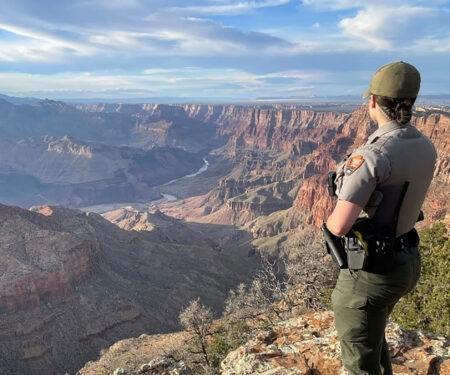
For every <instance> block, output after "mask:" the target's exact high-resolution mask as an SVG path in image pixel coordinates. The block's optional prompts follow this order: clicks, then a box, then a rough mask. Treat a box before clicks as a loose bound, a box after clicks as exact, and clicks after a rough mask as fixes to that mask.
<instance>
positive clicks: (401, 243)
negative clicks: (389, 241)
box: [394, 228, 419, 250]
mask: <svg viewBox="0 0 450 375" xmlns="http://www.w3.org/2000/svg"><path fill="white" fill-rule="evenodd" d="M417 245H419V235H418V234H417V231H416V229H415V228H413V229H411V230H410V231H409V232H407V233H405V234H402V235H401V236H399V237H397V238H396V239H395V243H394V247H395V249H396V250H404V249H406V248H408V247H415V246H417Z"/></svg>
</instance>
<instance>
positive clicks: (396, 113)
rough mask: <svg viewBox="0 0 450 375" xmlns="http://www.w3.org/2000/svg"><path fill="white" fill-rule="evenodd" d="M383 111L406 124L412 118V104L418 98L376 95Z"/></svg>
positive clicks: (400, 122) (391, 118) (390, 118)
mask: <svg viewBox="0 0 450 375" xmlns="http://www.w3.org/2000/svg"><path fill="white" fill-rule="evenodd" d="M374 96H375V100H376V102H377V104H378V106H379V107H380V109H381V111H382V112H383V113H384V114H385V115H386V116H387V117H388V118H389V120H395V121H397V122H398V123H399V124H401V125H404V124H406V123H408V122H409V121H410V120H411V117H412V106H413V104H414V102H415V101H416V98H390V97H387V96H380V95H374Z"/></svg>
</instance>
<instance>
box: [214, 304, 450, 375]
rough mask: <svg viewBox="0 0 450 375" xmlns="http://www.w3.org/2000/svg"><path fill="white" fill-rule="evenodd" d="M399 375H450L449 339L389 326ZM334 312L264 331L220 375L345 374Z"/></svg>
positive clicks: (231, 355)
mask: <svg viewBox="0 0 450 375" xmlns="http://www.w3.org/2000/svg"><path fill="white" fill-rule="evenodd" d="M386 339H387V341H388V343H389V347H390V349H391V356H392V362H393V369H394V373H395V374H397V375H413V374H414V375H428V374H436V375H439V374H440V375H444V374H450V340H449V339H448V338H447V339H446V338H445V337H442V336H437V335H433V334H431V333H427V332H421V331H418V332H408V331H405V330H403V329H402V328H401V327H399V326H398V325H397V324H395V323H392V322H391V323H389V324H388V327H387V329H386ZM339 358H340V345H339V341H338V337H337V333H336V331H335V329H334V316H333V313H332V312H329V311H327V312H319V313H310V314H306V315H302V316H299V317H296V318H292V319H290V320H287V321H283V322H281V323H279V324H278V325H276V326H275V327H274V328H273V329H271V330H269V331H265V332H262V333H260V334H258V336H256V338H255V339H253V340H250V341H248V342H247V343H246V344H245V345H243V346H241V347H239V348H238V349H236V350H235V351H233V352H230V353H229V354H228V356H227V357H226V358H225V359H224V360H223V362H222V364H221V367H222V375H247V374H248V375H250V374H261V375H269V374H270V375H275V374H276V375H318V374H320V375H337V374H342V375H344V374H345V373H346V372H345V370H344V369H343V368H342V364H341V361H340V359H339Z"/></svg>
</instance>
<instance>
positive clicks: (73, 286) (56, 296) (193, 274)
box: [0, 205, 257, 375]
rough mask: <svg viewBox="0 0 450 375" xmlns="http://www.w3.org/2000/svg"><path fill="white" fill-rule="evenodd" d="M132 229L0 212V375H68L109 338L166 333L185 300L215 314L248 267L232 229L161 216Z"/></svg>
mask: <svg viewBox="0 0 450 375" xmlns="http://www.w3.org/2000/svg"><path fill="white" fill-rule="evenodd" d="M136 225H144V226H145V228H144V227H141V228H140V229H141V231H136V230H129V231H126V230H123V229H120V228H119V227H118V226H116V225H114V224H112V223H110V222H109V221H107V220H105V219H104V218H102V217H101V216H100V215H97V214H87V213H84V212H81V211H78V210H71V209H66V208H61V207H53V206H41V207H35V208H33V209H32V210H31V211H29V210H24V209H21V208H18V207H10V206H4V205H0V256H1V258H2V262H1V265H0V269H1V272H0V321H1V324H0V337H1V340H0V373H1V374H5V375H6V374H19V373H20V374H25V373H26V374H49V375H51V374H61V373H65V372H69V373H72V372H73V371H75V370H77V369H78V368H80V367H81V366H82V364H83V363H85V362H86V361H88V360H90V359H94V358H96V357H97V356H98V353H99V351H100V349H101V348H103V347H105V346H109V345H111V344H112V343H114V342H115V341H117V340H119V339H122V338H125V337H129V336H138V335H140V334H142V333H157V332H169V331H173V330H176V329H177V328H178V318H177V317H178V312H179V311H180V310H181V308H183V307H184V306H185V305H186V304H187V303H188V301H190V300H192V299H195V298H196V297H197V296H200V297H201V298H202V300H203V301H204V303H206V304H208V305H210V306H212V307H213V308H214V309H215V310H216V311H220V310H221V308H222V304H223V301H224V299H225V298H226V295H227V293H228V290H229V289H230V288H232V287H234V286H236V285H237V283H239V282H241V281H245V280H247V279H248V278H249V277H250V275H251V274H252V272H253V270H254V269H255V267H256V265H257V261H256V259H255V258H252V257H248V253H249V251H250V250H251V246H250V245H249V244H248V238H249V237H250V236H246V235H245V233H242V234H239V233H240V232H238V231H236V230H235V229H233V228H232V227H226V226H220V227H218V226H212V225H211V226H207V225H205V224H203V225H202V224H195V223H193V224H188V223H186V224H183V223H179V222H177V221H176V220H174V219H171V218H168V217H166V216H164V215H163V214H161V213H157V214H154V215H150V214H148V215H147V218H146V219H144V218H142V217H139V220H137V221H136ZM150 226H154V227H155V228H156V229H155V228H154V229H153V230H151V231H148V230H147V229H150V228H149V227H150ZM142 229H146V230H142ZM213 239H214V240H213ZM240 241H242V243H241V244H239V242H240Z"/></svg>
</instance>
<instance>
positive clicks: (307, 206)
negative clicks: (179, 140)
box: [160, 105, 450, 231]
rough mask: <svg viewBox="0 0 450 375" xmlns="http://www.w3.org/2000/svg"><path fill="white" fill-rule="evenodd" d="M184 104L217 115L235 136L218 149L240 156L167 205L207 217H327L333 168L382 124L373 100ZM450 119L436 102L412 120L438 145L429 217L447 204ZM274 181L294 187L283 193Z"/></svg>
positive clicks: (203, 116) (205, 116) (221, 128)
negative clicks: (337, 105) (281, 213)
mask: <svg viewBox="0 0 450 375" xmlns="http://www.w3.org/2000/svg"><path fill="white" fill-rule="evenodd" d="M184 110H185V111H186V112H187V113H188V114H189V115H190V116H192V117H193V118H195V119H199V120H202V121H211V122H213V123H214V124H216V126H218V128H217V132H218V134H221V135H226V136H228V137H229V139H228V142H227V144H226V145H225V146H223V147H222V148H220V149H218V150H216V152H219V153H221V154H222V155H225V156H226V157H227V158H228V159H230V160H232V161H233V163H234V168H233V170H232V171H231V172H230V173H228V174H227V175H226V176H224V177H223V178H222V179H221V181H220V182H219V185H218V186H217V187H216V188H214V189H212V190H211V191H210V192H209V193H207V194H205V195H202V196H197V197H193V198H188V199H185V200H183V201H179V202H173V203H167V204H164V205H162V206H161V207H160V209H161V210H162V211H163V212H166V213H168V214H169V215H172V216H176V217H179V218H183V219H187V220H200V221H205V222H217V223H232V224H237V225H244V224H245V223H247V222H248V221H251V220H254V219H256V218H257V217H259V216H261V215H269V214H271V213H274V212H276V211H278V210H285V209H289V207H292V208H294V209H293V210H290V213H289V215H288V216H290V215H291V214H293V215H298V213H295V211H300V212H301V213H302V221H304V222H306V223H309V224H313V225H316V226H319V225H321V224H322V222H323V221H324V220H325V219H326V217H327V216H328V215H329V213H330V212H331V209H332V208H333V206H334V201H333V200H332V199H331V198H329V197H328V193H327V189H326V185H325V184H326V175H327V173H328V172H329V171H333V170H335V169H336V167H337V165H338V163H339V162H340V161H341V160H342V159H343V158H344V157H345V155H347V154H348V153H350V152H352V151H353V150H354V149H356V148H357V147H359V146H361V145H362V144H364V143H365V142H366V140H367V138H368V136H369V135H370V134H371V133H373V132H374V131H375V130H376V125H375V124H374V123H373V122H371V121H370V119H369V116H368V111H367V106H366V105H363V106H361V107H360V108H358V109H356V110H354V111H353V112H332V111H330V112H320V111H314V110H303V109H280V108H264V109H262V108H254V107H251V106H198V105H191V106H188V105H186V106H184ZM449 122H450V115H449V114H448V112H443V111H438V110H434V109H433V110H427V109H421V111H418V112H417V113H415V117H413V121H412V124H413V125H414V126H417V127H418V129H419V130H421V131H422V132H423V133H424V134H425V135H427V136H428V137H430V139H431V140H432V142H433V143H434V144H435V146H436V148H437V150H438V161H437V165H436V171H435V179H434V180H433V183H432V186H431V188H430V191H429V194H428V196H427V199H426V201H425V205H424V211H425V217H426V221H425V223H424V224H425V225H426V224H427V223H429V222H431V221H435V220H437V219H442V218H443V217H445V215H446V211H447V202H448V201H449V188H448V179H449V173H450V172H449V170H450V169H449V154H450V152H449V151H450V150H449V147H450V146H449V137H450V136H449V134H450V133H449V131H450V130H449ZM273 184H282V185H283V186H289V187H290V190H289V189H287V191H286V192H285V194H279V189H274V188H273ZM288 220H290V221H292V218H290V219H288ZM422 225H423V224H422ZM282 226H284V227H286V226H285V225H282ZM256 231H257V230H256Z"/></svg>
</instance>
